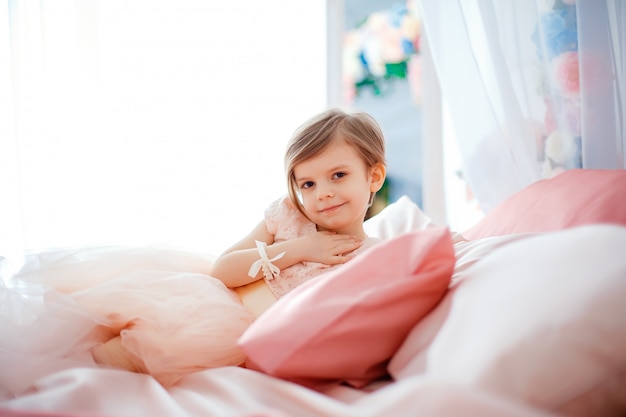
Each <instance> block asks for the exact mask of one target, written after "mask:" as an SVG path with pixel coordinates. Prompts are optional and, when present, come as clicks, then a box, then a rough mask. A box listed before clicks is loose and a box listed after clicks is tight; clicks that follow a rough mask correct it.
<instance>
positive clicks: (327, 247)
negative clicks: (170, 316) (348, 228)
mask: <svg viewBox="0 0 626 417" xmlns="http://www.w3.org/2000/svg"><path fill="white" fill-rule="evenodd" d="M257 240H258V241H260V242H265V243H266V244H267V256H268V258H269V259H272V258H273V257H274V256H276V255H278V254H280V253H281V252H285V254H284V255H283V256H282V257H281V258H280V259H277V260H275V261H273V262H272V263H273V264H274V265H276V266H277V267H278V268H279V269H281V270H282V269H284V268H287V267H290V266H292V265H294V264H297V263H298V262H303V261H311V262H320V263H325V264H328V265H335V264H340V263H344V262H346V261H347V260H348V259H351V258H352V256H353V255H352V252H353V251H354V250H355V249H357V248H359V247H360V246H361V244H362V243H363V242H362V241H360V240H359V239H357V238H355V237H353V236H348V235H339V234H334V233H329V232H316V233H312V234H310V235H306V236H302V237H299V238H296V239H292V240H286V241H283V242H278V243H274V236H273V235H272V234H271V233H270V232H268V230H267V227H266V225H265V221H261V222H260V223H259V224H258V225H257V226H256V227H255V228H254V229H253V230H252V232H250V233H249V234H248V235H247V236H246V237H244V238H243V239H241V240H240V241H239V242H237V243H235V244H234V245H233V246H231V247H230V248H228V249H227V250H226V251H225V252H224V253H222V254H221V255H220V256H219V257H218V258H217V259H216V260H215V262H214V264H213V269H212V270H211V275H212V276H214V277H215V278H218V279H219V280H221V281H222V282H223V283H224V284H225V285H226V286H227V287H229V288H235V287H240V286H242V285H246V284H249V283H251V282H254V281H256V280H258V279H261V278H263V271H262V270H260V271H259V272H258V273H257V276H255V277H250V276H248V271H249V270H250V266H252V264H253V263H254V262H255V261H257V260H259V259H260V257H261V256H260V255H259V252H258V250H257V247H256V242H255V241H257Z"/></svg>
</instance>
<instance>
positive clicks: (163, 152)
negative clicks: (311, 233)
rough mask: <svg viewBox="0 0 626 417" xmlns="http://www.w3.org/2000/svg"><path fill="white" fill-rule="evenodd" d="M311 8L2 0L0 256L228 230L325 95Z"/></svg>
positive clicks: (316, 6)
mask: <svg viewBox="0 0 626 417" xmlns="http://www.w3.org/2000/svg"><path fill="white" fill-rule="evenodd" d="M325 19H326V16H325V4H324V2H317V1H307V2H292V1H288V0H269V1H264V2H257V1H253V0H243V1H237V2H228V1H220V2H213V1H211V2H208V1H200V0H177V1H175V2H171V1H164V0H132V1H126V0H124V1H122V0H106V1H98V0H78V1H76V0H71V1H70V0H59V1H54V2H31V1H15V0H7V1H5V2H3V3H2V7H0V189H1V190H2V196H0V210H1V211H0V230H1V232H0V256H3V257H6V258H10V259H16V258H17V257H19V256H21V254H22V253H23V252H24V251H25V250H26V251H30V250H39V249H43V248H50V247H62V246H82V245H103V244H146V243H147V244H168V245H175V246H184V247H193V248H198V249H201V250H206V251H208V252H210V253H213V254H218V253H219V252H221V251H222V250H224V249H225V248H226V247H227V246H228V245H230V244H232V243H234V241H235V240H237V239H239V238H240V237H242V236H243V235H244V234H245V233H246V232H247V231H248V230H250V229H251V228H252V227H253V226H254V225H255V224H256V223H257V222H258V221H259V220H260V219H261V218H262V215H263V210H264V208H265V207H266V206H267V205H268V204H269V203H270V202H271V201H272V200H273V199H274V198H277V197H278V196H279V195H280V194H281V193H283V192H285V190H286V188H285V180H284V178H283V168H282V152H283V150H284V145H285V143H286V141H287V140H288V138H289V136H290V135H291V133H292V131H293V130H294V129H295V128H296V127H297V126H298V125H299V124H300V123H301V122H302V121H303V120H304V119H306V118H308V117H310V116H311V115H312V114H313V113H316V112H318V111H320V110H322V109H323V108H324V107H325V105H326V92H325V91H326V90H325V87H326V65H325V64H326V62H325V60H326V55H325V53H326V52H325V51H326V46H325V40H326V39H325Z"/></svg>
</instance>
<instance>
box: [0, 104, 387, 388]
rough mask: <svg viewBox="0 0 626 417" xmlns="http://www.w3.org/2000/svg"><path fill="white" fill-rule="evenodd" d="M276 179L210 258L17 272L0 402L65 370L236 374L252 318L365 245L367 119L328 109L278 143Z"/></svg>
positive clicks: (370, 167)
mask: <svg viewBox="0 0 626 417" xmlns="http://www.w3.org/2000/svg"><path fill="white" fill-rule="evenodd" d="M285 168H286V174H287V181H288V196H285V197H282V198H280V199H278V200H276V201H275V202H274V203H272V204H271V205H270V206H269V207H268V208H267V210H266V212H265V218H264V219H263V220H262V221H261V222H260V223H259V224H258V225H257V226H256V227H255V228H254V229H253V230H252V231H251V232H250V233H249V234H248V235H247V236H246V237H244V238H243V239H241V240H240V241H239V242H238V243H236V244H235V245H233V246H232V247H230V248H229V249H228V250H226V251H225V252H224V253H223V254H222V255H220V256H219V257H218V258H217V259H214V258H211V257H208V256H206V255H202V254H195V253H191V252H183V251H173V250H167V249H155V248H152V249H151V248H142V249H128V248H123V249H119V248H83V249H80V250H77V251H67V250H65V251H63V250H61V251H51V252H47V253H42V254H40V255H39V256H37V257H35V258H34V259H32V260H31V261H30V262H28V263H27V264H26V266H25V267H24V268H23V269H22V270H21V271H20V272H19V273H18V274H16V276H14V277H13V279H12V281H13V283H14V284H16V286H15V287H14V288H0V301H2V304H3V306H5V307H3V311H1V312H0V313H2V314H1V315H0V320H1V322H0V352H1V353H3V355H0V369H2V370H3V371H2V374H0V393H1V392H2V391H9V392H10V393H11V394H12V395H16V394H17V393H18V392H19V391H20V390H22V389H26V388H28V386H29V384H30V383H32V382H33V381H34V380H35V379H37V378H38V377H41V376H44V375H45V374H47V373H50V372H53V371H56V370H60V369H65V368H69V367H74V366H77V365H80V366H85V365H91V366H98V364H99V365H105V366H112V367H116V368H123V369H127V370H131V371H135V372H142V373H148V374H151V375H153V376H154V377H155V378H156V379H157V380H159V381H160V382H161V383H162V384H163V385H165V386H168V385H172V384H175V383H176V382H177V381H178V380H179V379H180V378H181V377H182V376H184V375H185V374H187V373H190V372H194V371H198V370H202V369H207V368H213V367H218V366H229V365H241V364H242V363H243V362H244V360H245V358H244V357H243V354H242V351H241V350H240V348H239V347H238V346H237V340H238V339H239V337H240V336H241V334H242V333H243V332H244V331H245V330H246V328H247V327H248V326H249V325H250V323H252V321H253V320H254V319H255V318H256V317H257V316H258V315H259V314H261V313H262V312H263V311H264V310H265V309H266V308H267V307H269V305H271V304H272V303H273V302H275V301H276V300H277V299H278V298H280V297H281V296H283V295H284V294H286V293H287V292H289V291H290V290H292V289H293V288H295V287H296V286H298V285H299V284H301V283H303V282H305V281H307V280H309V279H311V278H313V277H314V276H316V275H319V274H321V273H323V272H326V271H328V270H330V269H331V268H335V267H338V266H340V265H341V264H343V263H345V262H347V261H348V260H350V259H352V258H353V257H354V256H355V255H357V254H358V253H360V252H362V251H364V250H365V249H366V248H368V247H370V246H371V245H373V244H375V243H376V242H377V240H376V239H371V238H368V237H367V236H366V234H365V232H364V229H363V222H364V219H365V213H366V211H367V209H368V207H369V206H370V205H371V203H372V201H373V198H374V195H375V193H376V192H377V191H378V190H379V189H380V188H381V187H382V185H383V182H384V180H385V173H386V171H385V143H384V138H383V134H382V132H381V129H380V127H379V126H378V124H377V123H376V122H375V121H374V119H372V118H371V117H370V116H369V115H367V114H364V113H353V114H350V113H346V112H344V111H341V110H338V109H332V110H328V111H326V112H323V113H322V114H320V115H318V116H317V117H314V118H312V119H311V120H309V121H308V122H307V123H305V124H304V125H302V126H301V127H300V128H299V129H298V130H297V131H296V132H295V134H294V136H293V137H292V139H291V141H290V142H289V145H288V147H287V152H286V155H285ZM33 284H36V285H33ZM42 289H43V294H40V295H37V296H36V297H33V296H32V294H29V291H30V292H32V291H41V290H42ZM41 300H43V304H42V303H41ZM4 333H6V334H4ZM25 347H28V348H25ZM25 363H27V364H29V366H31V365H32V366H31V367H30V368H29V369H25V366H24V364H25ZM13 368H14V369H13Z"/></svg>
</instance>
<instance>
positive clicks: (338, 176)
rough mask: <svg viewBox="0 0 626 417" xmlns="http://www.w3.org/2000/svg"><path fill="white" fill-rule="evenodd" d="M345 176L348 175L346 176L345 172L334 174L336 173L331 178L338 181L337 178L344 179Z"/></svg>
mask: <svg viewBox="0 0 626 417" xmlns="http://www.w3.org/2000/svg"><path fill="white" fill-rule="evenodd" d="M346 175H348V174H346V173H345V172H336V173H334V174H333V178H337V179H339V178H343V177H345V176H346Z"/></svg>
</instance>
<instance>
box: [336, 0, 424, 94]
mask: <svg viewBox="0 0 626 417" xmlns="http://www.w3.org/2000/svg"><path fill="white" fill-rule="evenodd" d="M420 34H421V22H420V20H419V15H418V12H417V4H416V1H415V0H408V1H406V2H405V3H399V4H397V5H395V6H393V7H391V8H390V9H388V10H384V11H379V12H374V13H372V14H370V15H369V16H367V17H366V18H365V19H364V20H363V22H362V23H360V24H359V25H357V27H356V28H355V29H354V30H351V31H348V32H347V33H346V36H345V39H344V44H343V85H344V93H345V96H344V99H345V101H346V102H348V103H350V102H352V101H353V100H354V98H355V97H357V96H358V95H359V94H361V92H362V91H363V90H365V89H371V91H372V93H373V94H374V95H376V96H382V95H384V94H385V92H386V91H387V90H388V88H390V85H391V83H392V82H393V80H394V79H407V80H408V81H409V83H410V87H411V90H412V93H413V96H414V97H415V98H416V100H418V98H419V78H420V66H419V60H418V53H419V41H420Z"/></svg>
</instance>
